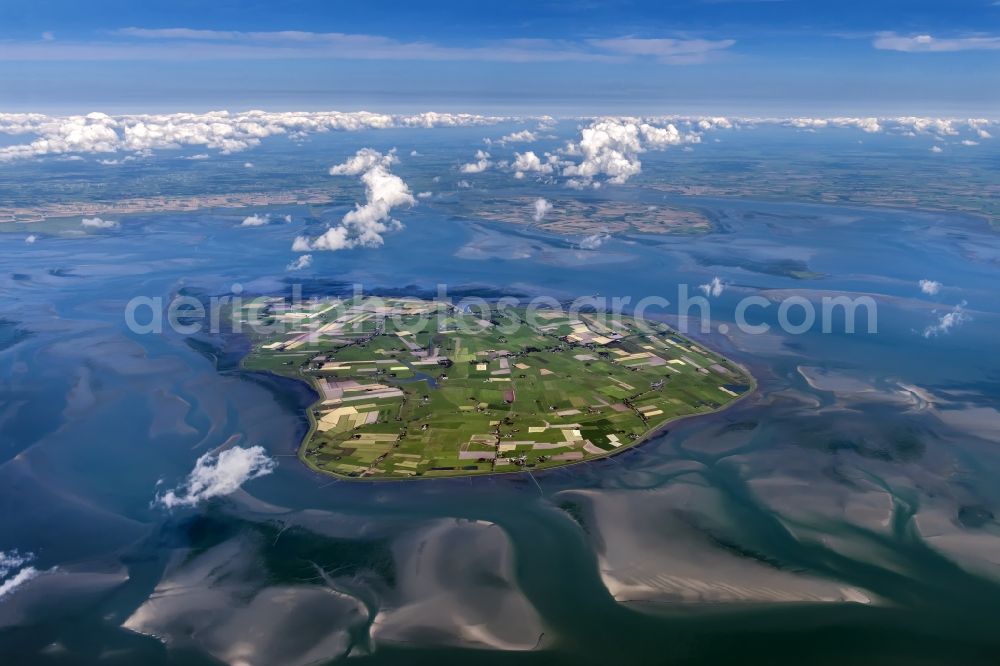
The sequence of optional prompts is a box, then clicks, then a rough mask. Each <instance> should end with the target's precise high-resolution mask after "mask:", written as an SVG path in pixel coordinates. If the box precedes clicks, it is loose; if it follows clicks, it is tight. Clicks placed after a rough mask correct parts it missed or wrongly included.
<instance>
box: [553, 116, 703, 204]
mask: <svg viewBox="0 0 1000 666" xmlns="http://www.w3.org/2000/svg"><path fill="white" fill-rule="evenodd" d="M699 141H701V136H700V135H699V134H697V133H694V132H688V133H682V132H681V131H680V130H678V129H677V127H676V126H675V125H673V124H668V125H666V126H665V127H657V126H655V125H651V124H649V123H644V122H640V121H638V120H636V119H634V118H603V119H600V120H597V121H595V122H593V123H592V124H591V125H590V126H589V127H585V128H584V129H583V130H581V132H580V140H579V141H578V142H576V143H570V144H568V145H567V147H566V151H565V152H566V154H567V155H569V156H579V157H581V158H582V159H581V161H580V162H578V163H570V164H568V165H567V166H565V167H564V168H563V175H564V176H568V177H570V182H569V183H567V184H568V185H570V186H571V187H576V188H580V187H585V186H586V185H588V184H590V183H591V182H592V181H593V180H594V178H596V177H598V176H602V175H603V176H605V177H607V179H608V182H609V183H614V184H621V183H624V182H625V181H627V180H628V179H629V178H631V177H632V176H635V175H637V174H639V173H641V172H642V162H640V161H639V154H640V153H643V152H645V151H646V150H663V149H665V148H667V147H669V146H676V145H680V144H684V143H698V142H699Z"/></svg>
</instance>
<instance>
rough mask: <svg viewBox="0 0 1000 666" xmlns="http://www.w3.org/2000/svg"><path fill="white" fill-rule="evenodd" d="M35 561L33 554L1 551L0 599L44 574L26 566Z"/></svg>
mask: <svg viewBox="0 0 1000 666" xmlns="http://www.w3.org/2000/svg"><path fill="white" fill-rule="evenodd" d="M34 559H35V556H34V554H32V553H21V552H19V551H17V550H11V551H2V550H0V599H3V598H4V597H6V596H7V595H8V594H10V593H12V592H13V591H14V590H16V589H17V588H19V587H21V586H22V585H24V584H25V583H27V582H28V581H29V580H31V579H32V578H35V577H36V576H38V575H39V574H41V573H42V572H41V571H39V570H38V569H36V568H35V567H32V566H25V565H27V564H29V563H30V562H32V561H33V560H34Z"/></svg>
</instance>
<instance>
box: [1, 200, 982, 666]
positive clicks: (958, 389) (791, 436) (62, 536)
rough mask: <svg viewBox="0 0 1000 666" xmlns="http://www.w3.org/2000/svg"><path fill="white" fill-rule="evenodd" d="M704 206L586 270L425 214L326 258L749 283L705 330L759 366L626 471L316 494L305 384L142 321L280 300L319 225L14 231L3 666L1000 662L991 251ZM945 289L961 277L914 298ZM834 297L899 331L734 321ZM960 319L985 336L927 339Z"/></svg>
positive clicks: (855, 213) (430, 275)
mask: <svg viewBox="0 0 1000 666" xmlns="http://www.w3.org/2000/svg"><path fill="white" fill-rule="evenodd" d="M614 196H622V197H635V198H637V199H638V200H640V201H645V202H649V203H651V204H655V203H663V202H665V200H664V198H663V197H662V196H661V195H658V194H656V193H652V192H643V191H642V190H629V191H625V192H623V193H620V194H616V195H614ZM667 202H668V201H667ZM698 202H699V205H700V206H701V207H702V208H703V210H704V211H705V212H706V213H707V214H709V216H710V217H711V218H712V219H713V221H714V222H715V223H716V225H717V228H718V229H719V230H720V231H718V232H716V233H712V234H709V235H707V236H702V237H668V236H660V237H645V238H641V237H618V238H615V239H613V240H611V241H609V242H608V243H606V244H605V245H604V246H602V247H601V248H600V249H599V250H597V251H593V252H588V251H583V250H579V249H578V248H576V247H575V245H574V244H573V242H571V241H567V240H566V239H561V238H555V237H550V236H545V235H543V234H537V233H534V232H532V231H530V230H527V229H524V228H522V227H517V226H513V225H504V224H482V223H470V222H468V221H465V220H463V219H462V218H461V217H460V216H454V215H452V214H451V212H450V209H449V207H448V206H447V205H446V204H440V205H439V204H435V203H434V202H429V203H427V204H422V205H421V206H420V207H419V208H418V209H416V210H415V211H413V212H412V213H408V214H406V217H405V223H406V229H405V230H404V231H402V232H399V233H397V234H395V235H391V236H387V238H386V245H385V246H384V247H383V248H380V249H376V250H358V251H353V252H340V253H315V263H314V266H313V268H312V269H310V271H308V272H306V273H305V274H303V275H301V277H302V278H303V280H304V281H305V283H306V284H307V286H308V287H309V289H310V290H313V291H322V290H331V291H336V290H339V289H344V288H345V286H347V285H351V284H354V283H358V284H362V285H363V286H364V287H365V288H366V289H368V290H379V289H383V290H384V289H391V290H403V291H407V290H412V291H414V292H417V291H419V292H424V291H426V292H431V293H433V291H434V290H435V289H436V286H437V285H438V284H447V285H449V288H452V289H460V288H466V289H471V290H475V289H481V288H485V287H490V288H494V289H497V290H500V291H506V292H513V293H518V294H525V295H539V294H544V295H552V296H555V297H557V298H573V297H576V296H580V295H590V294H600V295H607V296H630V297H632V298H633V299H636V300H637V299H639V298H641V297H643V296H650V295H659V296H664V297H666V298H668V299H670V300H671V301H676V295H677V285H678V284H680V283H686V284H689V285H691V289H692V291H695V290H696V289H697V285H699V284H703V283H706V282H708V281H709V280H711V278H712V277H714V276H716V275H718V276H720V277H721V278H722V279H723V281H724V282H725V283H726V284H727V285H728V286H727V288H726V290H725V291H724V292H723V294H722V295H721V296H720V297H719V298H717V299H713V301H712V318H713V323H714V327H713V330H712V332H711V333H709V334H706V335H702V336H701V337H702V339H703V340H704V341H705V343H706V344H709V345H712V346H713V347H715V348H717V349H719V350H720V351H722V352H724V353H726V354H727V355H730V356H731V357H733V358H735V359H736V360H738V361H739V362H741V363H743V364H745V365H746V366H747V367H749V368H750V369H751V370H752V371H753V372H754V374H755V375H756V376H757V378H758V380H759V384H760V385H759V390H758V392H757V393H756V394H755V395H753V396H752V397H750V398H749V399H747V400H744V401H741V402H740V403H739V404H738V405H736V406H734V407H733V408H732V409H729V410H727V411H725V412H722V413H720V414H715V415H711V416H706V417H700V418H696V419H690V420H686V421H683V422H679V423H676V424H674V425H672V426H671V427H670V428H669V429H668V432H666V433H665V434H663V435H662V436H660V437H657V438H656V439H654V440H652V441H650V442H647V443H645V444H643V445H642V446H640V447H637V448H635V449H632V450H629V451H627V452H624V453H622V454H621V455H618V456H615V457H614V458H611V459H608V460H604V461H600V462H594V463H589V464H584V465H576V466H571V467H567V468H563V469H559V470H553V471H549V472H545V473H538V474H534V475H528V474H517V475H509V476H502V477H494V478H487V479H452V480H419V481H411V482H398V483H358V482H345V481H338V480H336V479H333V478H330V477H325V476H321V475H317V474H315V473H312V472H310V471H309V470H307V469H306V468H305V467H304V466H303V465H301V464H300V463H299V462H298V460H297V459H296V457H295V450H296V447H297V445H298V442H299V440H300V438H301V436H302V434H303V432H304V430H305V427H306V426H305V421H304V417H303V415H302V409H303V407H304V405H307V404H308V403H309V402H310V400H311V396H310V394H309V392H308V390H307V389H305V388H304V387H302V386H300V385H298V384H296V383H294V382H289V381H287V380H281V379H275V378H270V377H262V376H251V375H245V374H241V373H240V372H239V371H238V370H237V369H236V368H235V361H236V359H238V357H239V354H240V353H241V347H240V343H239V341H238V340H233V339H222V338H210V337H207V338H206V337H203V338H200V341H201V344H197V343H196V344H193V343H192V341H191V340H190V339H188V338H186V336H183V335H180V334H177V333H167V334H164V335H145V336H143V335H136V334H134V333H132V332H130V331H128V329H127V327H126V326H125V323H124V319H123V314H122V313H123V309H124V305H125V304H126V303H127V302H128V300H129V299H131V298H133V297H135V296H140V295H141V296H162V297H164V298H169V297H170V296H172V295H173V294H176V293H178V292H179V291H181V290H184V291H186V292H187V291H190V292H191V293H197V294H202V295H215V294H218V295H221V294H226V293H229V291H230V289H231V288H232V285H233V284H235V283H239V284H240V285H241V286H242V288H243V290H244V292H245V293H270V292H277V291H281V290H284V289H286V288H287V287H288V282H287V281H288V280H295V279H298V278H299V277H300V275H299V274H290V273H287V272H286V271H285V265H286V264H287V263H288V262H289V261H290V260H291V259H292V258H293V255H292V254H291V253H290V252H289V251H287V248H288V247H289V245H290V243H291V239H292V238H293V237H294V236H295V235H296V234H298V233H301V232H302V231H303V230H308V229H313V230H315V229H317V228H319V226H320V225H321V222H320V221H319V220H312V221H309V220H308V219H304V217H303V216H304V214H305V211H301V214H300V212H299V211H296V215H295V219H294V221H293V222H292V223H291V224H288V225H284V224H277V225H268V226H264V227H259V228H252V229H247V228H240V227H239V226H238V225H239V220H240V219H241V216H240V215H239V214H236V213H234V214H227V213H224V212H220V213H212V214H208V213H204V214H186V215H174V214H169V215H168V214H164V215H156V216H137V217H134V218H128V219H125V220H124V221H123V224H122V229H121V230H120V231H116V232H111V233H107V234H101V235H95V236H91V237H87V238H66V237H58V236H43V237H41V238H40V239H39V240H38V242H36V243H35V244H33V245H30V246H29V245H26V244H25V243H24V238H23V235H20V234H3V235H0V256H3V257H4V260H3V262H2V267H3V268H2V271H0V290H2V293H3V295H4V298H3V299H0V319H2V320H3V324H2V327H3V332H2V335H0V344H2V345H3V349H2V350H0V377H2V378H3V382H2V384H0V433H2V437H0V551H5V552H11V551H14V550H15V549H16V550H17V551H19V552H22V553H26V552H31V553H33V554H34V556H35V559H34V561H33V562H32V566H34V567H35V568H36V569H37V570H38V571H40V572H42V573H41V574H40V575H38V576H37V577H35V578H34V579H32V580H30V581H28V582H26V583H25V584H24V585H22V586H20V587H19V588H18V589H17V590H15V591H14V592H13V593H11V594H9V595H7V596H6V597H4V598H2V599H0V653H3V654H5V655H9V656H10V661H9V663H135V662H137V661H140V660H141V661H142V662H143V663H202V662H203V663H215V662H216V661H217V660H221V661H226V662H230V663H243V662H244V661H245V662H247V663H314V662H316V661H322V660H325V659H333V658H336V657H339V656H344V655H352V656H353V657H354V658H356V659H357V660H362V661H371V662H383V663H423V662H427V663H451V662H457V661H459V660H463V661H464V660H467V659H476V660H479V661H483V662H504V661H510V660H515V659H516V660H521V661H535V662H538V663H582V662H594V663H597V662H603V663H606V662H608V661H612V662H623V661H630V662H634V663H660V664H662V663H684V664H687V663H705V664H715V663H720V662H722V661H730V660H733V659H736V658H738V659H740V660H741V661H744V662H747V663H769V664H772V663H795V664H798V663H802V662H803V661H804V660H808V661H809V662H810V663H831V664H832V663H837V664H843V663H880V664H889V663H907V664H910V663H942V664H944V663H962V664H977V663H983V664H986V663H995V659H996V654H997V653H998V652H1000V639H998V638H997V636H996V633H995V630H994V628H993V625H994V622H993V618H995V617H996V614H997V612H998V611H1000V584H998V577H1000V555H998V554H1000V526H998V524H997V521H996V519H995V517H994V516H996V515H997V511H998V508H1000V491H998V490H997V485H996V483H995V479H996V478H997V474H998V473H1000V456H998V453H997V447H998V446H1000V420H998V419H1000V414H998V412H997V411H996V410H997V409H998V408H1000V399H998V397H1000V372H998V371H1000V366H998V361H997V355H996V353H995V352H996V336H995V332H996V330H998V329H997V324H998V321H997V317H998V313H1000V294H998V292H997V290H996V288H995V285H996V283H997V277H998V274H1000V270H998V266H997V264H996V262H995V260H994V259H992V257H995V256H1000V255H998V254H997V252H998V250H1000V247H998V246H1000V243H998V241H997V240H996V237H995V236H994V235H992V234H990V233H989V232H988V230H986V229H985V228H983V227H981V226H980V224H981V223H978V222H976V221H975V220H970V219H964V218H961V217H959V216H951V215H945V214H934V213H913V212H900V211H892V210H883V209H871V208H869V209H845V208H839V207H832V206H819V205H797V204H778V203H762V202H753V201H738V202H737V201H726V200H708V199H699V200H698ZM331 215H333V213H331ZM320 217H321V218H322V217H323V215H322V214H321V215H320ZM831 228H835V229H836V233H835V234H832V233H830V230H831ZM790 262H791V263H790ZM795 262H798V263H795ZM793 264H794V265H795V266H806V267H807V268H808V270H809V271H812V272H814V273H815V274H816V276H815V277H812V278H808V279H795V278H793V277H790V276H788V275H787V274H786V272H787V267H788V266H789V265H793ZM922 278H929V279H939V280H941V281H942V282H944V283H945V286H944V287H943V288H942V290H941V292H940V293H939V294H938V295H936V296H933V297H930V296H927V295H924V294H922V293H921V292H920V289H919V287H918V286H917V281H918V280H920V279H922ZM828 293H848V294H871V295H873V297H874V298H875V299H876V301H877V303H878V306H879V310H878V328H879V332H878V333H877V334H866V333H859V334H854V335H846V334H843V333H840V334H836V333H834V334H822V333H820V332H818V331H810V332H807V333H805V334H802V335H789V334H784V333H781V332H779V331H777V330H772V331H771V332H769V333H768V334H765V335H746V334H741V333H739V332H738V331H736V330H735V327H732V326H731V332H730V333H729V334H726V335H723V334H720V333H719V332H718V330H717V325H718V324H720V323H729V324H730V325H731V322H732V318H733V311H734V307H735V305H736V303H737V301H738V300H739V298H741V297H743V296H747V295H751V294H761V295H764V296H766V297H774V298H778V297H782V296H788V295H799V296H803V297H805V298H807V299H815V298H819V297H821V296H822V295H825V294H828ZM963 301H964V302H966V305H965V306H964V307H965V311H966V312H967V314H968V317H969V320H968V321H967V322H965V323H964V324H963V325H962V326H959V327H956V328H954V329H953V330H952V331H950V332H949V333H948V334H944V335H939V336H936V337H931V338H925V337H924V336H923V335H922V334H921V333H922V331H923V330H924V328H925V327H926V326H928V325H931V324H933V323H934V322H935V321H937V320H938V318H939V317H940V316H941V315H942V314H944V313H945V312H947V311H949V310H950V309H951V308H952V307H954V306H955V305H956V304H958V303H960V302H963ZM773 311H774V308H771V309H770V310H768V311H767V312H766V313H765V315H764V316H765V318H766V321H769V322H770V323H772V324H774V318H773V317H774V313H773ZM675 314H676V311H671V310H670V309H668V311H667V312H666V313H664V316H665V317H666V318H667V319H668V320H669V321H676V319H675V318H674V315H675ZM692 333H693V334H697V331H692ZM233 444H238V445H242V446H249V445H255V444H259V445H262V446H264V447H265V448H266V449H267V450H268V452H269V453H270V455H272V456H273V457H274V458H275V459H276V460H277V462H278V467H277V469H276V471H275V472H274V473H273V474H271V475H269V476H266V477H263V478H260V479H256V480H253V481H251V482H249V483H247V484H246V485H245V487H244V488H243V489H242V490H241V491H239V492H237V493H236V494H234V495H232V496H230V497H228V498H226V499H224V500H216V501H212V502H209V503H206V504H204V505H201V506H199V507H198V508H197V509H195V510H177V511H174V512H172V513H170V512H166V511H164V510H163V509H162V508H159V507H157V506H154V505H153V499H154V498H155V496H156V493H157V492H158V491H159V490H161V489H163V488H167V487H173V486H175V485H176V484H177V483H178V482H179V481H180V480H182V479H183V478H184V476H185V475H186V474H187V473H188V472H189V471H190V470H191V468H192V467H193V465H194V461H195V459H197V457H198V456H200V455H202V454H204V453H206V452H208V451H211V450H213V449H216V448H217V447H220V446H226V445H233Z"/></svg>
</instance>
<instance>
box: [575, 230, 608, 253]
mask: <svg viewBox="0 0 1000 666" xmlns="http://www.w3.org/2000/svg"><path fill="white" fill-rule="evenodd" d="M610 239H611V235H610V234H605V233H595V234H590V235H589V236H584V237H583V238H582V239H581V240H580V249H581V250H596V249H597V248H599V247H601V246H602V245H604V244H605V243H606V242H608V241H609V240H610Z"/></svg>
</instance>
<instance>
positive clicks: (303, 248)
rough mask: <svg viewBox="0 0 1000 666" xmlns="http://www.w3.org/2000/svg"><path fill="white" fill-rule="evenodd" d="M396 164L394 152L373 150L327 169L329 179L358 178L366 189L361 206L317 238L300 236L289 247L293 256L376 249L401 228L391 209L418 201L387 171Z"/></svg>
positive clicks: (356, 207)
mask: <svg viewBox="0 0 1000 666" xmlns="http://www.w3.org/2000/svg"><path fill="white" fill-rule="evenodd" d="M397 161H398V159H397V158H396V153H395V150H392V151H389V152H388V153H386V154H382V153H380V152H378V151H377V150H374V149H372V148H362V149H361V150H359V151H358V152H357V153H356V154H355V155H354V157H352V158H350V159H349V160H347V161H346V162H344V163H343V164H338V165H337V166H334V167H331V168H330V175H332V176H356V175H359V174H360V176H361V182H362V183H364V185H365V197H366V201H365V203H364V204H356V205H355V207H354V210H352V211H350V212H348V213H347V214H346V215H344V217H343V218H342V219H341V221H340V225H339V226H336V227H331V228H329V229H327V230H326V232H325V233H323V234H322V235H320V236H318V237H316V238H312V239H310V238H307V237H305V236H299V237H298V238H296V239H295V242H294V243H293V244H292V249H293V250H294V251H296V252H308V251H310V250H329V251H336V250H346V249H352V248H356V247H378V246H380V245H382V243H383V242H384V239H383V237H382V235H383V234H385V233H387V232H389V231H395V230H399V229H402V228H403V225H402V223H400V222H399V220H395V219H392V217H391V213H392V209H393V208H398V207H400V206H414V205H416V203H417V200H416V199H415V198H414V196H413V194H411V193H410V188H409V187H408V186H407V185H406V183H405V182H403V179H402V178H400V177H399V176H397V175H395V174H393V173H391V172H390V171H389V167H390V166H392V165H393V164H395V163H396V162H397Z"/></svg>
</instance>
